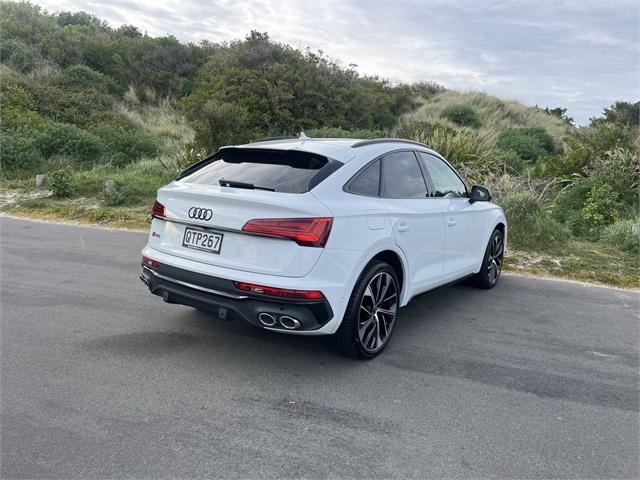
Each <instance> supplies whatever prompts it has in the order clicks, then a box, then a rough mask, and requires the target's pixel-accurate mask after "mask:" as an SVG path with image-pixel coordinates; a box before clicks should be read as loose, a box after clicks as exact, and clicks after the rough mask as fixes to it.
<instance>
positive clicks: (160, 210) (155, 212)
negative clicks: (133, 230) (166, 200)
mask: <svg viewBox="0 0 640 480" xmlns="http://www.w3.org/2000/svg"><path fill="white" fill-rule="evenodd" d="M151 215H152V216H154V217H158V218H165V217H166V215H165V211H164V205H163V204H161V203H160V202H159V201H157V200H156V202H155V203H154V204H153V209H152V210H151Z"/></svg>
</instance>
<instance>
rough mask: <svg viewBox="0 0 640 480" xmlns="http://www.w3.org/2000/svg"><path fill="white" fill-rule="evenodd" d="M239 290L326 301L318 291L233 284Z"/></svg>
mask: <svg viewBox="0 0 640 480" xmlns="http://www.w3.org/2000/svg"><path fill="white" fill-rule="evenodd" d="M233 284H234V285H235V286H236V288H237V289H239V290H242V291H245V292H250V293H259V294H261V295H271V296H272V297H284V298H301V299H306V300H324V294H323V293H322V292H320V291H318V290H290V289H288V288H275V287H265V286H264V285H256V284H253V283H245V282H233Z"/></svg>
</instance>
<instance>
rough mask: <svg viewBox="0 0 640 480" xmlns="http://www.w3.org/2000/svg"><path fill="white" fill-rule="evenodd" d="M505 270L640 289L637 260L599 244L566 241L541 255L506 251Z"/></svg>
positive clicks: (639, 267)
mask: <svg viewBox="0 0 640 480" xmlns="http://www.w3.org/2000/svg"><path fill="white" fill-rule="evenodd" d="M505 269H506V270H509V271H512V272H520V273H529V274H533V275H545V276H552V277H562V278H570V279H573V280H581V281H586V282H594V283H601V284H604V285H612V286H616V287H626V288H640V259H639V258H638V255H636V254H633V253H628V252H623V251H621V250H619V249H617V248H614V247H611V246H609V245H606V244H603V243H600V242H598V243H593V242H586V241H579V240H570V241H568V242H567V243H566V244H564V245H562V246H558V247H555V248H551V247H550V248H547V251H545V252H535V251H520V250H513V249H510V250H509V251H508V256H507V259H506V261H505Z"/></svg>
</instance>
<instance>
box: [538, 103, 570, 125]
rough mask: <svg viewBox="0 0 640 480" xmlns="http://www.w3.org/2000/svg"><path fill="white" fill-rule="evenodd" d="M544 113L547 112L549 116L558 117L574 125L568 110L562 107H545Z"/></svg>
mask: <svg viewBox="0 0 640 480" xmlns="http://www.w3.org/2000/svg"><path fill="white" fill-rule="evenodd" d="M544 111H545V113H548V114H549V115H552V116H554V117H557V118H560V119H562V120H564V121H565V122H567V124H569V125H574V123H573V118H571V117H570V116H568V115H567V109H566V108H562V107H556V108H549V107H545V109H544Z"/></svg>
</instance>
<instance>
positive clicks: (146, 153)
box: [92, 124, 159, 167]
mask: <svg viewBox="0 0 640 480" xmlns="http://www.w3.org/2000/svg"><path fill="white" fill-rule="evenodd" d="M92 133H94V134H95V135H97V136H98V137H99V138H100V139H101V140H102V143H103V144H104V152H105V154H106V155H111V163H112V164H113V165H114V166H116V167H122V166H124V165H125V164H127V163H131V162H133V161H135V160H139V159H141V158H143V157H153V156H155V155H157V154H158V149H159V147H158V144H159V142H158V140H157V139H156V138H155V137H154V136H152V135H148V134H144V133H141V132H138V131H136V130H135V129H131V128H127V127H125V126H123V125H118V124H102V125H100V126H98V127H97V128H95V129H93V130H92Z"/></svg>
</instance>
